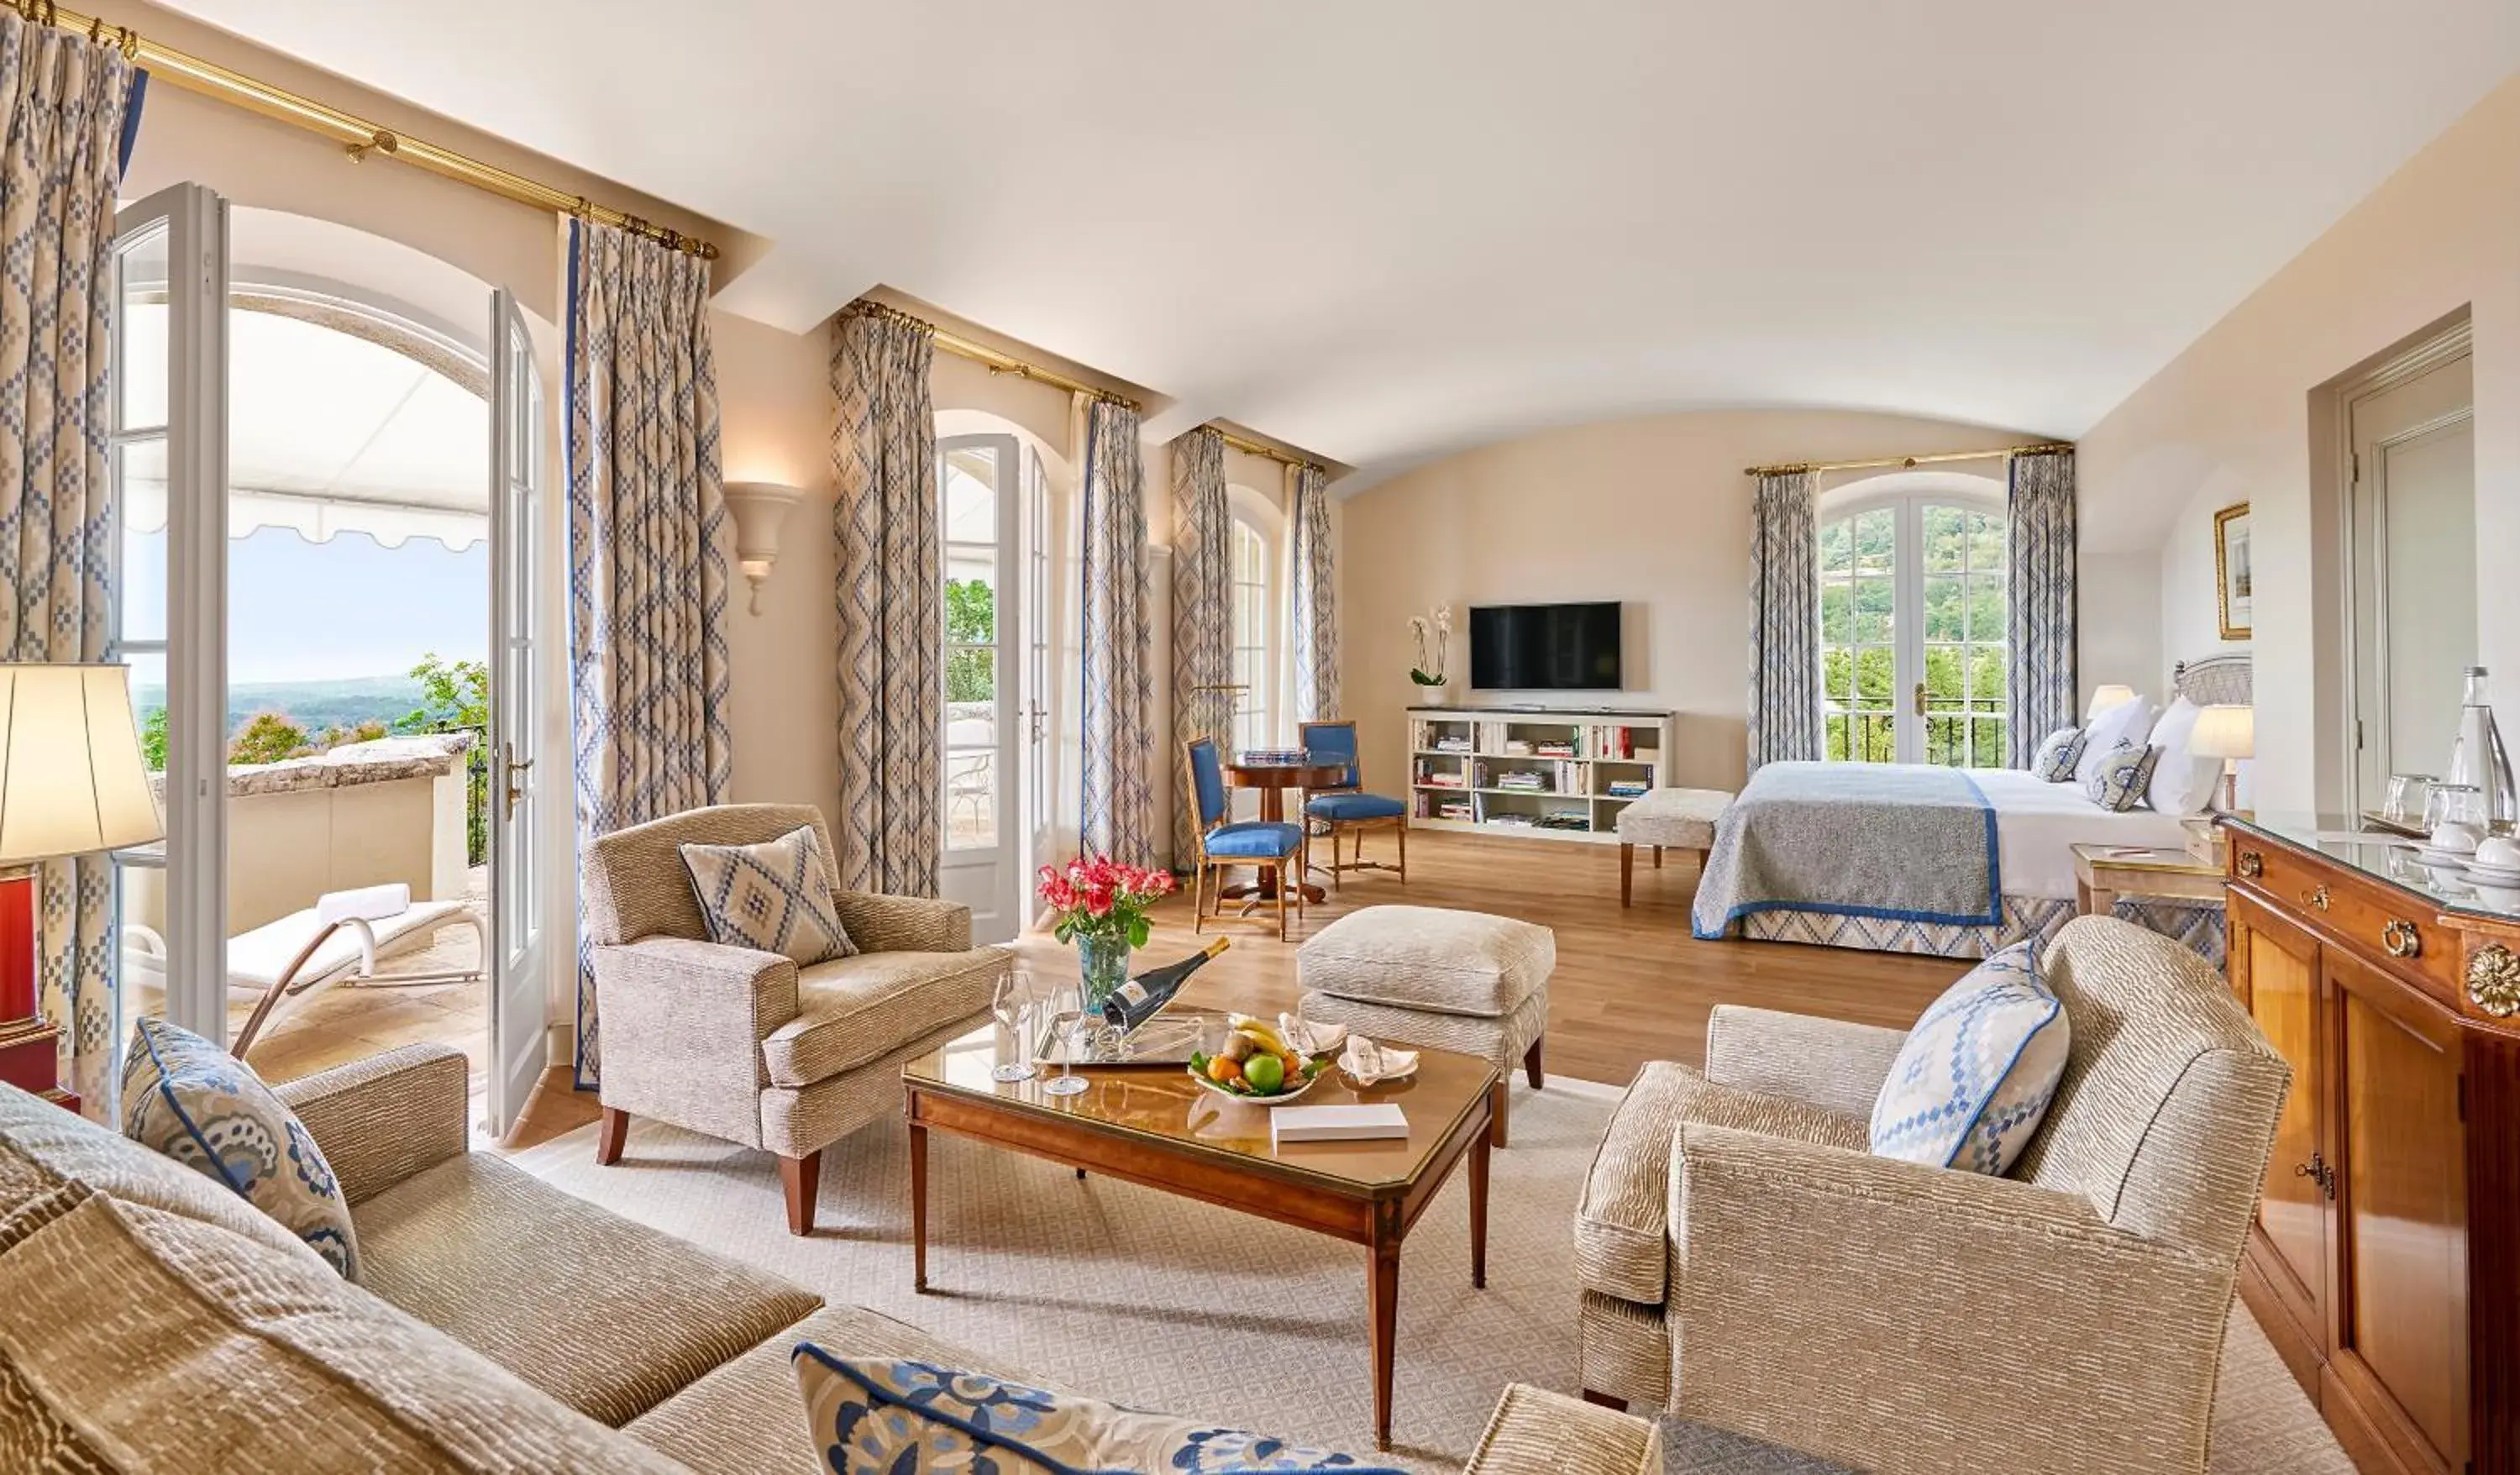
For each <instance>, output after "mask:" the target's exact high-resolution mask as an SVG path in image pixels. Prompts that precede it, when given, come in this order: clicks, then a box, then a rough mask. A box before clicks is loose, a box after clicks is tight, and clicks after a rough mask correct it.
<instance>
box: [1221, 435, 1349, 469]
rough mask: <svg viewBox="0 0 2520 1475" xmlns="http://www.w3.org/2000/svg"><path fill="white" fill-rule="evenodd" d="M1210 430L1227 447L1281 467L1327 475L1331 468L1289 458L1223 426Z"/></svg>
mask: <svg viewBox="0 0 2520 1475" xmlns="http://www.w3.org/2000/svg"><path fill="white" fill-rule="evenodd" d="M1208 428H1209V429H1212V430H1214V431H1216V433H1217V435H1218V436H1219V437H1221V438H1222V439H1223V440H1224V441H1225V443H1226V444H1227V445H1230V446H1232V447H1234V449H1236V450H1238V451H1240V452H1241V453H1242V454H1243V455H1245V456H1263V457H1266V458H1268V459H1269V460H1271V461H1274V462H1276V463H1278V464H1279V465H1280V466H1291V467H1311V468H1312V469H1314V470H1316V471H1322V472H1325V473H1327V472H1328V469H1329V468H1328V467H1326V466H1323V465H1322V464H1321V463H1320V462H1318V461H1307V460H1305V459H1304V458H1303V457H1301V456H1289V455H1287V454H1286V453H1285V452H1283V451H1281V450H1279V449H1278V448H1277V447H1276V446H1264V445H1262V444H1261V443H1260V442H1258V441H1256V440H1253V439H1251V438H1249V437H1248V436H1243V435H1237V434H1235V433H1234V432H1233V431H1232V430H1229V429H1226V428H1225V427H1224V426H1222V425H1210V426H1209V427H1208Z"/></svg>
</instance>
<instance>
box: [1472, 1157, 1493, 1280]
mask: <svg viewBox="0 0 2520 1475" xmlns="http://www.w3.org/2000/svg"><path fill="white" fill-rule="evenodd" d="M1495 1140H1496V1118H1495V1117H1489V1118H1488V1121H1487V1125H1486V1126H1484V1127H1482V1128H1480V1129H1479V1136H1478V1140H1476V1141H1473V1142H1471V1143H1470V1286H1471V1288H1472V1289H1474V1290H1486V1289H1487V1288H1488V1149H1489V1146H1490V1144H1491V1143H1493V1142H1494V1141H1495Z"/></svg>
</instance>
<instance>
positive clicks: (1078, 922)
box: [1036, 855, 1173, 948]
mask: <svg viewBox="0 0 2520 1475" xmlns="http://www.w3.org/2000/svg"><path fill="white" fill-rule="evenodd" d="M1036 889H1037V890H1038V891H1039V892H1040V894H1041V899H1042V903H1043V905H1045V906H1047V907H1049V908H1050V910H1051V912H1052V913H1053V914H1054V915H1055V916H1057V935H1058V940H1059V941H1060V942H1073V941H1075V940H1076V939H1078V938H1080V937H1090V938H1095V939H1098V940H1100V941H1103V942H1119V943H1126V944H1127V945H1128V946H1130V947H1132V948H1143V947H1145V946H1146V945H1147V938H1148V934H1149V932H1150V931H1151V930H1152V927H1151V924H1150V923H1149V922H1148V920H1147V909H1148V907H1151V906H1153V905H1154V904H1155V902H1156V900H1157V899H1158V898H1161V897H1164V896H1168V895H1170V894H1171V893H1172V889H1173V875H1172V872H1169V871H1164V870H1161V869H1158V868H1148V869H1145V870H1141V869H1140V868H1138V867H1136V866H1124V865H1122V864H1120V863H1119V862H1118V861H1114V860H1111V859H1109V858H1108V857H1105V856H1099V855H1090V856H1079V857H1077V858H1076V859H1075V860H1072V861H1070V862H1068V863H1067V867H1066V869H1065V870H1060V869H1058V868H1057V867H1055V866H1044V867H1042V868H1041V874H1040V877H1039V881H1038V885H1037V886H1036Z"/></svg>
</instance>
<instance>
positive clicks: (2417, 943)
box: [2380, 919, 2424, 958]
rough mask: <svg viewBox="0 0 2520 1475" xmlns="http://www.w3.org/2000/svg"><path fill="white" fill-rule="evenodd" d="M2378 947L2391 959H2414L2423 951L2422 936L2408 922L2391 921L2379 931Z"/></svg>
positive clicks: (2411, 923)
mask: <svg viewBox="0 0 2520 1475" xmlns="http://www.w3.org/2000/svg"><path fill="white" fill-rule="evenodd" d="M2380 946H2382V947H2384V948H2387V949H2388V950H2389V956H2390V957H2392V958H2414V957H2417V956H2419V955H2421V954H2422V952H2423V951H2424V934H2422V933H2421V932H2418V931H2416V930H2415V924H2414V923H2413V922H2410V921H2399V920H2394V919H2393V920H2391V921H2390V922H2389V923H2388V924H2387V925H2386V926H2383V927H2382V928H2381V929H2380Z"/></svg>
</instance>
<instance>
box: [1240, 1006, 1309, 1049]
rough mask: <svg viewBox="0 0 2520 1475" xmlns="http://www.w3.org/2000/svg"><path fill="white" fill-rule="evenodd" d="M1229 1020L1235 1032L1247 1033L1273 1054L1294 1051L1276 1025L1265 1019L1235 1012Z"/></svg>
mask: <svg viewBox="0 0 2520 1475" xmlns="http://www.w3.org/2000/svg"><path fill="white" fill-rule="evenodd" d="M1229 1022H1231V1023H1232V1024H1233V1026H1234V1030H1235V1033H1237V1034H1241V1035H1249V1036H1250V1037H1251V1038H1252V1039H1254V1040H1256V1041H1258V1042H1259V1043H1260V1045H1261V1047H1262V1048H1263V1049H1265V1050H1268V1051H1269V1053H1271V1054H1273V1055H1285V1054H1292V1053H1294V1052H1295V1051H1294V1047H1293V1046H1290V1045H1288V1044H1287V1043H1286V1037H1285V1036H1284V1035H1283V1034H1281V1033H1279V1031H1278V1026H1276V1025H1274V1024H1271V1023H1270V1022H1269V1021H1268V1020H1266V1019H1255V1018H1253V1017H1252V1016H1250V1015H1249V1014H1235V1015H1231V1016H1230V1018H1229Z"/></svg>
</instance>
